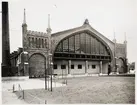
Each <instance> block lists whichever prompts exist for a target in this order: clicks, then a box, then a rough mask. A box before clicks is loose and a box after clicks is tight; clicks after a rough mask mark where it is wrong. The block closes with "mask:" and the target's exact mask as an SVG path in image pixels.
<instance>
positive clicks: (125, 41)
mask: <svg viewBox="0 0 137 105" xmlns="http://www.w3.org/2000/svg"><path fill="white" fill-rule="evenodd" d="M124 37H125V40H124V43H125V44H126V43H127V38H126V32H125V33H124Z"/></svg>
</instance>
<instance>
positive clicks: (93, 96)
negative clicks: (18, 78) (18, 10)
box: [25, 76, 135, 104]
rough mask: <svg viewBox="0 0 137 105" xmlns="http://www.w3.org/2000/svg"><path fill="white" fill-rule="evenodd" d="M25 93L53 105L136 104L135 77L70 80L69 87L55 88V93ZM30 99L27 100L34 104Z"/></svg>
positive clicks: (30, 91)
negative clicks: (89, 104)
mask: <svg viewBox="0 0 137 105" xmlns="http://www.w3.org/2000/svg"><path fill="white" fill-rule="evenodd" d="M61 81H62V80H60V82H61ZM25 93H29V94H31V95H33V96H35V97H38V98H40V99H41V100H43V102H44V100H47V103H52V104H55V103H57V104H64V103H65V104H76V103H77V104H78V103H83V104H84V103H98V104H99V103H101V104H106V103H109V104H128V103H130V104H133V103H135V77H115V76H114V77H111V76H104V77H77V78H69V79H68V85H67V86H65V87H58V88H53V92H49V91H45V90H44V89H35V90H26V91H25ZM30 99H31V98H28V99H27V98H26V99H25V100H26V102H28V103H33V101H31V100H30ZM34 103H35V102H34Z"/></svg>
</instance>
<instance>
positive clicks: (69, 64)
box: [68, 60, 71, 74]
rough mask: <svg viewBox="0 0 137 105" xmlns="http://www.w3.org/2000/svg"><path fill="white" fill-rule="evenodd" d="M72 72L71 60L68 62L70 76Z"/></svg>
mask: <svg viewBox="0 0 137 105" xmlns="http://www.w3.org/2000/svg"><path fill="white" fill-rule="evenodd" d="M70 71H71V60H69V61H68V74H70Z"/></svg>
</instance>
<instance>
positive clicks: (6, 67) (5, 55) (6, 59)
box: [2, 2, 11, 77]
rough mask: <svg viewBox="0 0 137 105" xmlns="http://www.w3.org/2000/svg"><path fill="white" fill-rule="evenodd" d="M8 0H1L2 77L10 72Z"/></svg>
mask: <svg viewBox="0 0 137 105" xmlns="http://www.w3.org/2000/svg"><path fill="white" fill-rule="evenodd" d="M10 67H11V63H10V42H9V16H8V2H2V77H3V76H8V75H9V74H10Z"/></svg>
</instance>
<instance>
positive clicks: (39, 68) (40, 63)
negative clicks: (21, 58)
mask: <svg viewBox="0 0 137 105" xmlns="http://www.w3.org/2000/svg"><path fill="white" fill-rule="evenodd" d="M45 68H46V60H45V57H44V56H43V55H42V54H40V53H37V54H33V55H32V56H31V57H30V59H29V76H30V77H44V74H45Z"/></svg>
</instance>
